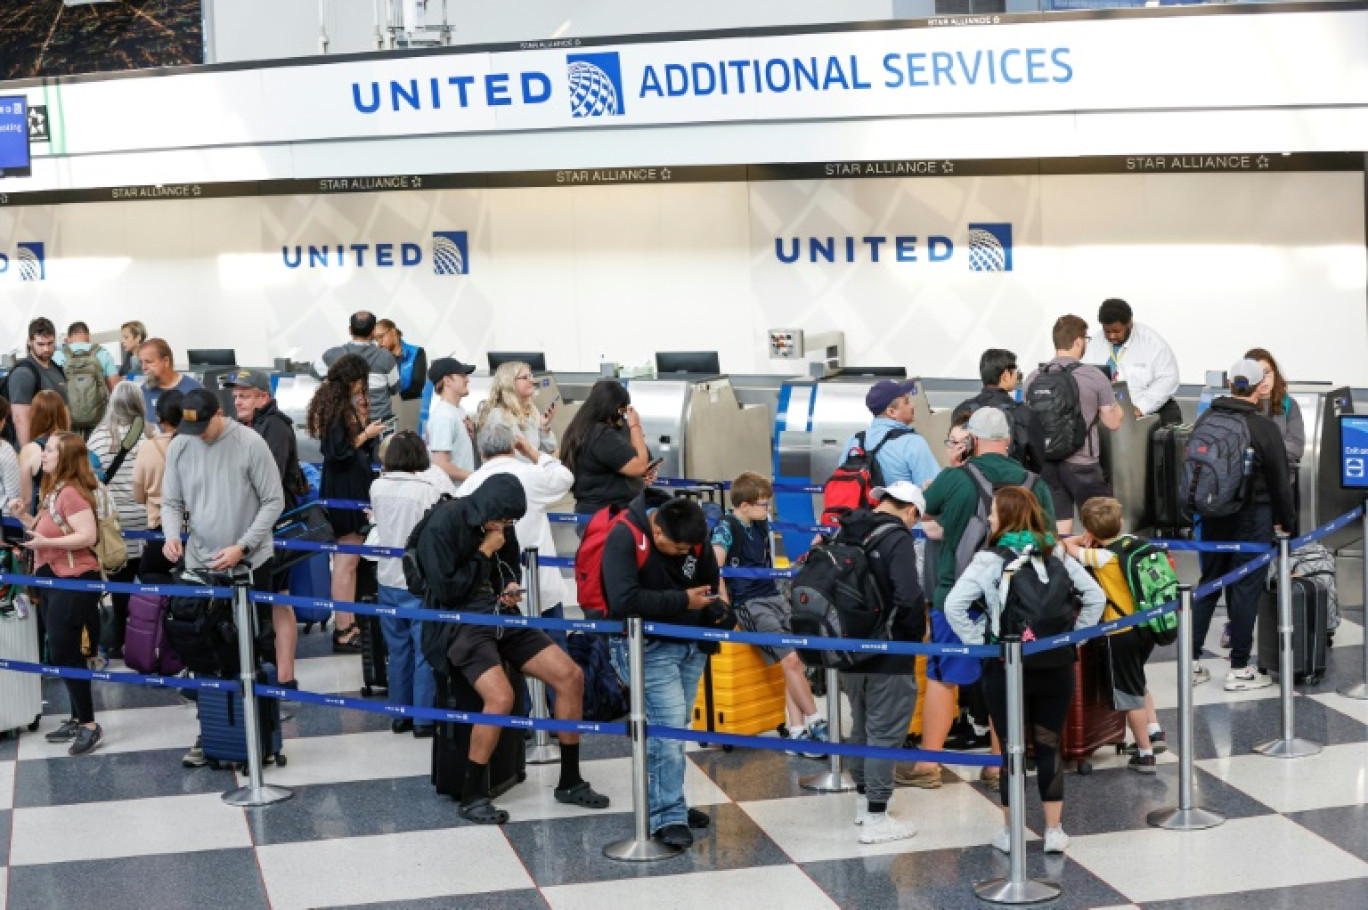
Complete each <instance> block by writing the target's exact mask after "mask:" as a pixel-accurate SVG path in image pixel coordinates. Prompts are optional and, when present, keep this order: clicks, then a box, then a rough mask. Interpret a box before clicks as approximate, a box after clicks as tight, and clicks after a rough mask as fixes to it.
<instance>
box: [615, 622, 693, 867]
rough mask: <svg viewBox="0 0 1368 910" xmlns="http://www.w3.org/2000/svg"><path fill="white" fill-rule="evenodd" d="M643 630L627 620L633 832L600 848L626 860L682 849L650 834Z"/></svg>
mask: <svg viewBox="0 0 1368 910" xmlns="http://www.w3.org/2000/svg"><path fill="white" fill-rule="evenodd" d="M645 641H646V634H645V633H644V632H643V631H642V627H641V618H640V617H637V616H634V617H632V618H631V619H629V620H627V656H628V663H629V665H630V670H631V672H630V673H629V674H628V675H630V676H631V687H632V688H631V696H630V698H631V713H630V714H629V715H628V723H627V727H628V731H629V732H630V733H631V736H632V822H633V827H634V832H633V836H632V837H629V838H627V839H626V840H620V841H614V842H613V843H611V844H608V845H607V846H606V847H604V848H603V855H604V856H606V857H608V858H609V859H616V860H620V861H622V862H626V863H649V862H652V861H654V860H658V859H669V858H670V857H672V856H678V855H679V854H681V853H683V852H684V848H683V847H674V846H671V845H669V844H665V843H662V842H660V841H658V840H656V839H655V838H653V837H651V807H650V781H649V777H648V774H649V769H648V768H647V767H646V645H645Z"/></svg>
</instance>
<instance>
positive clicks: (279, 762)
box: [275, 752, 289, 768]
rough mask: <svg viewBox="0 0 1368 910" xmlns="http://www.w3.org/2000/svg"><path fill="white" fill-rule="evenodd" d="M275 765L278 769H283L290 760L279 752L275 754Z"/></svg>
mask: <svg viewBox="0 0 1368 910" xmlns="http://www.w3.org/2000/svg"><path fill="white" fill-rule="evenodd" d="M275 763H276V767H277V768H283V767H285V766H286V765H287V764H289V759H287V758H286V757H285V755H284V754H283V753H280V752H277V753H276V754H275Z"/></svg>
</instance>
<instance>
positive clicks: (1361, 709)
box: [1311, 692, 1368, 724]
mask: <svg viewBox="0 0 1368 910" xmlns="http://www.w3.org/2000/svg"><path fill="white" fill-rule="evenodd" d="M1311 698H1313V699H1314V700H1316V701H1318V702H1320V703H1321V704H1323V705H1325V706H1326V707H1327V708H1330V709H1331V710H1334V711H1338V712H1339V713H1341V714H1347V715H1348V716H1350V717H1352V718H1354V720H1357V721H1359V722H1360V723H1364V724H1368V700H1364V699H1360V698H1345V697H1344V696H1343V695H1340V694H1339V693H1337V692H1323V693H1321V694H1320V695H1312V696H1311Z"/></svg>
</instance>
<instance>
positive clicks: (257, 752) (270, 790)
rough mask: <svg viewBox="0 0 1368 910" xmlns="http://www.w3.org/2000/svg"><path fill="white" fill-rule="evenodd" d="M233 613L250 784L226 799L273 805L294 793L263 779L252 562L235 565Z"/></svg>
mask: <svg viewBox="0 0 1368 910" xmlns="http://www.w3.org/2000/svg"><path fill="white" fill-rule="evenodd" d="M230 577H231V578H232V580H233V613H234V618H235V619H236V621H237V630H238V634H237V638H238V664H239V665H240V667H241V669H240V671H239V675H238V682H239V684H240V685H241V686H242V723H243V726H244V728H245V732H246V734H247V786H245V787H239V788H238V789H236V790H229V791H228V792H227V793H225V794H223V801H224V802H225V803H227V804H228V805H230V806H269V805H271V804H272V803H278V802H282V801H284V800H287V799H289V798H290V797H291V796H294V791H292V790H288V789H286V788H285V787H273V786H270V785H269V784H266V783H265V782H263V781H262V779H261V764H262V747H261V721H260V717H261V711H260V706H259V705H258V704H257V696H256V658H255V655H254V653H253V650H254V645H255V643H256V635H257V628H256V608H255V607H254V606H253V605H252V570H251V567H250V566H244V565H239V566H236V567H234V569H233V571H232V573H231V575H230Z"/></svg>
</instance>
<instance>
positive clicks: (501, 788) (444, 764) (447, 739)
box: [431, 664, 527, 799]
mask: <svg viewBox="0 0 1368 910" xmlns="http://www.w3.org/2000/svg"><path fill="white" fill-rule="evenodd" d="M504 672H506V673H507V674H508V681H509V683H510V684H511V685H512V687H513V714H515V715H524V716H525V715H526V714H527V705H526V703H525V702H524V701H523V691H524V688H525V686H524V685H523V676H522V674H521V673H519V672H518V671H517V670H514V669H513V668H512V667H510V666H509V665H508V664H504ZM436 679H437V698H436V702H437V707H439V708H448V709H450V710H453V711H479V710H480V709H481V708H482V707H483V706H484V700H483V699H481V698H480V695H479V693H478V692H476V691H475V689H474V688H473V687H472V686H471V685H470V683H468V682H466V680H465V677H463V676H461V674H459V673H453V674H452V675H451V676H441V675H438V676H437V678H436ZM469 752H470V724H453V723H447V722H445V721H440V722H438V724H437V730H436V735H435V736H433V737H432V774H431V780H432V785H433V786H434V787H436V788H437V792H438V793H441V794H443V795H445V796H450V797H451V798H452V799H460V798H461V785H462V783H463V782H464V781H465V768H466V757H467V755H468V754H469ZM525 780H527V745H526V742H525V740H524V738H523V731H522V730H519V729H517V728H515V727H504V728H503V729H502V730H501V731H500V732H499V744H498V745H497V746H495V747H494V754H493V755H491V756H490V757H489V786H490V790H491V791H493V795H494V796H498V795H500V794H502V793H505V792H507V791H508V790H509V789H511V788H512V787H513V786H514V785H515V784H520V783H522V782H523V781H525Z"/></svg>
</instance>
